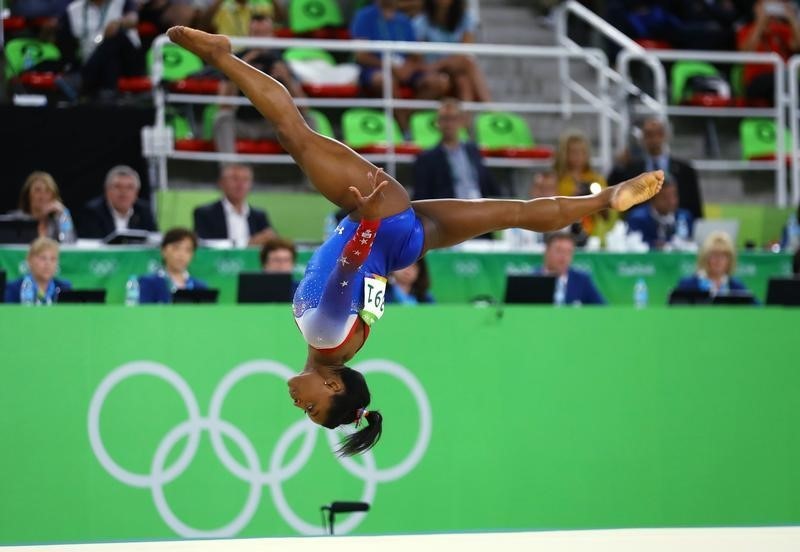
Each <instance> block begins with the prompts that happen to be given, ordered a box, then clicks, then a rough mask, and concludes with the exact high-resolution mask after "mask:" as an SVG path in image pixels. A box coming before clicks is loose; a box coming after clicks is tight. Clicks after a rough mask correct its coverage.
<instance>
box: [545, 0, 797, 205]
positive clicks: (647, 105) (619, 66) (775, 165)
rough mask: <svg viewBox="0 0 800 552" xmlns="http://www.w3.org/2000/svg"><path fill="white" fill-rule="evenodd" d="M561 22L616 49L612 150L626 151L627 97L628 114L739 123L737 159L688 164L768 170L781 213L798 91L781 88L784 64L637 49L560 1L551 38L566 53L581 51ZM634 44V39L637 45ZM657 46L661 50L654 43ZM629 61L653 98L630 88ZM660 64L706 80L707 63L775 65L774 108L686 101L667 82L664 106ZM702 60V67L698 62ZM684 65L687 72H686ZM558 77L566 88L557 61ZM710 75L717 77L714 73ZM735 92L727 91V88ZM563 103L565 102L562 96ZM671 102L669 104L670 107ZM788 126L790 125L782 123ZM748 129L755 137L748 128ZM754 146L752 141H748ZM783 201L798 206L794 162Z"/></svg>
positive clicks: (565, 67) (774, 58) (565, 71)
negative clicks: (616, 116) (616, 120)
mask: <svg viewBox="0 0 800 552" xmlns="http://www.w3.org/2000/svg"><path fill="white" fill-rule="evenodd" d="M569 17H577V18H579V19H581V20H582V21H583V22H584V23H586V24H588V25H590V26H591V27H592V28H593V29H594V30H595V31H596V32H597V33H599V34H600V35H601V36H602V37H604V38H606V39H608V40H609V41H611V42H613V43H614V44H616V45H617V46H618V47H620V48H621V51H620V53H619V55H618V56H617V60H616V71H613V70H612V71H611V72H610V74H609V80H610V81H611V82H613V83H616V84H618V85H619V87H618V89H617V93H616V95H614V98H613V100H614V106H615V108H616V109H617V110H618V111H619V112H620V116H621V117H622V119H623V122H622V124H620V125H619V126H618V128H617V130H618V133H617V134H616V136H615V140H614V142H615V143H614V145H615V148H616V149H617V150H619V151H621V150H622V149H624V148H625V147H626V146H627V138H628V136H629V133H630V126H631V110H629V109H627V102H628V98H629V97H631V96H633V97H635V98H637V99H639V100H640V104H639V105H638V106H636V107H635V108H634V109H633V111H634V112H635V114H637V115H638V114H662V115H664V116H668V117H698V118H704V119H708V120H711V119H713V118H716V117H728V118H739V119H742V121H741V124H740V140H741V146H742V148H741V149H742V158H741V159H694V161H693V163H692V164H693V166H694V167H695V168H696V169H698V170H701V171H731V170H736V171H773V172H774V174H775V203H776V204H777V205H778V206H780V207H785V206H786V205H787V203H788V202H789V197H788V194H787V190H786V180H787V178H786V177H787V175H786V162H785V161H784V160H791V159H792V157H793V156H796V154H791V155H787V154H789V152H791V151H792V149H793V148H792V147H791V144H792V143H794V144H796V143H798V142H797V140H798V138H799V137H798V134H799V133H800V128H798V126H799V125H798V121H797V115H798V114H797V103H798V95H800V94H798V90H797V82H796V79H794V80H793V79H790V80H789V91H788V92H786V90H787V85H786V82H785V78H786V77H785V74H786V67H787V64H786V63H784V61H783V60H782V59H781V58H780V56H778V55H777V54H774V53H744V52H719V51H705V50H703V51H699V50H698V51H695V50H672V49H662V48H652V49H645V48H644V47H643V46H642V45H641V44H640V43H637V42H636V41H634V40H632V39H630V38H628V37H627V36H625V35H624V34H622V33H621V32H620V31H618V30H617V29H616V28H614V27H613V26H611V25H610V24H609V23H607V22H606V21H605V20H603V19H602V18H601V17H599V16H597V15H596V14H594V13H593V12H591V11H590V10H588V9H587V8H586V7H584V6H583V5H581V4H580V3H579V2H576V1H575V0H568V1H567V2H565V3H564V4H563V5H562V6H561V7H560V8H559V10H558V12H557V19H556V23H557V25H556V31H557V40H558V43H559V44H560V45H563V46H565V47H567V48H569V49H570V51H577V50H580V49H581V47H580V46H579V45H578V44H577V43H576V42H574V41H573V40H572V39H571V38H570V37H569V36H568V33H567V28H568V26H567V23H568V18H569ZM640 42H641V41H640ZM662 46H663V45H662ZM633 60H640V61H642V62H644V65H645V67H647V68H648V69H649V70H650V71H651V72H652V76H653V82H654V92H653V95H651V94H648V93H647V92H645V91H644V90H642V89H641V88H639V87H637V86H635V85H634V84H633V83H632V82H631V74H630V63H631V61H633ZM665 62H677V63H676V65H678V63H683V64H684V66H683V69H684V70H689V69H690V68H691V69H692V70H693V71H694V73H693V74H694V75H710V74H712V72H711V71H709V68H711V69H712V70H713V66H712V65H710V64H711V63H718V64H731V65H738V64H741V63H744V62H750V63H763V64H769V65H773V66H774V67H775V71H774V74H775V90H776V94H775V102H774V107H760V106H757V105H748V104H747V103H746V102H743V101H736V100H733V99H729V100H727V101H726V100H725V98H721V97H719V96H716V97H715V96H714V95H713V94H706V95H701V96H693V97H686V96H684V95H683V94H682V92H681V90H679V88H681V87H680V82H673V83H672V84H673V94H672V97H673V99H674V100H676V101H673V103H672V104H670V102H669V101H668V94H667V77H666V69H665V67H664V63H665ZM701 62H702V64H703V65H702V67H703V68H701V65H700V63H701ZM692 63H694V66H693V67H692V65H691V64H692ZM799 64H800V62H796V60H795V59H792V60H790V63H789V64H788V66H789V68H790V71H791V70H793V71H794V72H791V73H790V74H792V75H796V74H797V66H798V65H799ZM559 71H560V73H561V75H560V79H561V80H562V81H565V80H566V81H568V82H570V74H569V64H568V63H566V62H565V61H561V62H560V63H559ZM717 74H718V73H717ZM673 77H674V78H679V79H681V80H684V81H685V80H686V78H687V74H686V73H684V74H683V75H681V74H680V70H678V71H675V68H674V67H673ZM734 88H735V86H734ZM564 101H565V102H566V101H569V98H568V97H565V98H564ZM676 104H677V105H676ZM787 106H788V107H789V110H790V112H791V115H790V121H789V122H790V123H791V122H792V119H791V118H792V117H794V126H793V127H792V129H793V130H792V139H787V137H788V132H787V131H786V107H787ZM790 126H791V124H790ZM753 127H756V128H757V129H759V130H758V131H757V132H752V131H751V130H750V129H752V128H753ZM754 141H756V143H754ZM791 166H792V179H791V203H792V204H796V203H797V202H798V201H800V173H798V169H797V163H791Z"/></svg>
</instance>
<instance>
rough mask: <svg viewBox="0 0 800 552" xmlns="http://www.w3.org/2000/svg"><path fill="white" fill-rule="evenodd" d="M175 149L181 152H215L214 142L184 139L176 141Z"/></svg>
mask: <svg viewBox="0 0 800 552" xmlns="http://www.w3.org/2000/svg"><path fill="white" fill-rule="evenodd" d="M175 149H176V150H179V151H214V141H213V140H200V139H197V138H182V139H180V140H175Z"/></svg>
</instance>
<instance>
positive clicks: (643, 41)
mask: <svg viewBox="0 0 800 552" xmlns="http://www.w3.org/2000/svg"><path fill="white" fill-rule="evenodd" d="M635 42H636V44H638V45H639V46H641V47H642V48H644V49H645V50H672V44H670V43H669V42H667V41H666V40H655V39H652V38H640V39H638V40H636V41H635Z"/></svg>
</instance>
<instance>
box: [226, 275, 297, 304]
mask: <svg viewBox="0 0 800 552" xmlns="http://www.w3.org/2000/svg"><path fill="white" fill-rule="evenodd" d="M293 296H294V293H293V292H292V275H291V273H289V272H283V273H267V272H240V273H239V289H238V293H237V297H236V301H237V302H238V303H291V302H292V298H293Z"/></svg>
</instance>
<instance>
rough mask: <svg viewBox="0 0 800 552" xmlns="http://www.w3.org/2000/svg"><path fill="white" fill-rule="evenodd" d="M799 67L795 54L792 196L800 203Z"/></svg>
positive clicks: (791, 119)
mask: <svg viewBox="0 0 800 552" xmlns="http://www.w3.org/2000/svg"><path fill="white" fill-rule="evenodd" d="M798 68H800V55H796V56H793V57H792V58H791V59H790V60H789V63H788V77H787V80H788V81H789V132H790V135H791V137H792V156H791V174H792V178H791V181H792V198H791V204H792V205H795V206H798V205H800V155H798V150H799V149H800V121H799V120H798V117H800V113H799V112H798V111H800V83H798V78H800V75H798ZM799 208H800V207H799Z"/></svg>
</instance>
